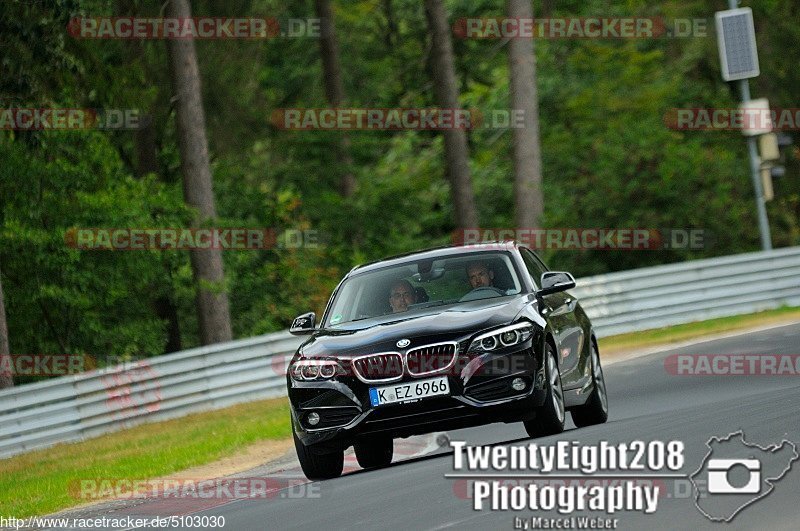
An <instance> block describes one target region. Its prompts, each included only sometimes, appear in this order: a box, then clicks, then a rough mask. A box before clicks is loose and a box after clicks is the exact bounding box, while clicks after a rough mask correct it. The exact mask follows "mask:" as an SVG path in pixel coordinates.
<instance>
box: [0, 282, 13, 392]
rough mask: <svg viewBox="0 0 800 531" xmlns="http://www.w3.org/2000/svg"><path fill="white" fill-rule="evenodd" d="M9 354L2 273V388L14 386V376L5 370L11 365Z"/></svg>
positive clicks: (0, 380)
mask: <svg viewBox="0 0 800 531" xmlns="http://www.w3.org/2000/svg"><path fill="white" fill-rule="evenodd" d="M9 355H10V352H9V347H8V325H7V324H6V304H5V298H4V297H3V279H2V275H0V389H5V388H7V387H14V376H13V375H12V374H7V373H4V372H3V370H4V369H3V368H4V367H11V363H9V361H10V360H9V359H8V358H9Z"/></svg>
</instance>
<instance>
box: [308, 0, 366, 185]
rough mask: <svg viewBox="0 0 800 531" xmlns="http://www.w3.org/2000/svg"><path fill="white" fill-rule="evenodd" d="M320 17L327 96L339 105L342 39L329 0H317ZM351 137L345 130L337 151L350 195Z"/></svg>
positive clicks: (353, 182)
mask: <svg viewBox="0 0 800 531" xmlns="http://www.w3.org/2000/svg"><path fill="white" fill-rule="evenodd" d="M314 5H315V7H316V11H317V17H318V18H319V19H320V35H319V52H320V56H321V57H322V75H323V78H324V81H325V96H326V97H327V98H328V103H329V104H330V105H331V107H340V106H341V105H342V104H343V103H344V99H345V98H344V88H343V87H342V66H341V62H340V60H339V43H338V42H337V40H336V26H335V24H334V19H333V10H332V9H331V2H330V0H315V2H314ZM350 145H351V144H350V137H349V136H348V135H347V134H344V133H342V134H341V136H339V145H338V146H337V151H338V153H337V155H338V159H339V164H340V171H341V179H340V181H339V193H340V194H341V195H342V197H350V196H351V195H353V191H354V190H355V187H356V178H355V176H354V175H353V157H352V155H351V154H350Z"/></svg>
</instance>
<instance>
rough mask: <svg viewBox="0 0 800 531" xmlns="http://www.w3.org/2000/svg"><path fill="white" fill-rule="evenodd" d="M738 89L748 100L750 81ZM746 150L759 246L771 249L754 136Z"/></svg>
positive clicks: (733, 4)
mask: <svg viewBox="0 0 800 531" xmlns="http://www.w3.org/2000/svg"><path fill="white" fill-rule="evenodd" d="M728 7H729V8H730V9H736V8H737V7H739V1H738V0H728ZM739 91H740V92H741V93H742V103H747V102H749V101H750V81H748V80H747V79H740V80H739ZM747 151H748V153H749V155H750V177H751V179H752V180H753V190H754V191H755V194H756V210H757V212H758V228H759V231H760V232H761V248H762V249H763V250H764V251H770V250H772V236H771V235H770V233H769V219H768V218H767V204H766V201H764V190H763V188H762V186H761V173H760V165H761V162H760V160H759V158H758V148H757V147H756V137H755V136H752V135H751V136H748V137H747Z"/></svg>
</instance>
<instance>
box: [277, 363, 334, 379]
mask: <svg viewBox="0 0 800 531" xmlns="http://www.w3.org/2000/svg"><path fill="white" fill-rule="evenodd" d="M341 372H342V368H341V365H339V363H338V362H337V361H336V360H298V361H295V362H294V363H292V364H291V365H290V366H289V376H291V377H292V379H293V380H297V381H298V382H307V381H309V380H330V379H331V378H333V377H334V376H336V374H341Z"/></svg>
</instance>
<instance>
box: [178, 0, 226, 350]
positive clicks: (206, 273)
mask: <svg viewBox="0 0 800 531" xmlns="http://www.w3.org/2000/svg"><path fill="white" fill-rule="evenodd" d="M167 13H168V16H170V17H176V18H181V19H187V18H190V17H191V16H192V12H191V8H190V7H189V0H170V2H169V7H168V11H167ZM167 49H168V51H169V59H170V75H171V77H172V87H173V91H174V93H175V99H176V107H177V127H178V148H179V151H180V157H181V172H182V174H183V197H184V200H185V201H186V203H187V204H189V205H190V206H192V207H194V208H195V209H197V213H198V215H197V217H196V219H195V221H194V225H195V226H200V225H202V224H203V223H206V222H208V221H213V220H215V219H216V217H217V212H216V207H215V205H214V190H213V186H212V178H211V166H210V164H209V158H208V141H207V139H206V125H205V113H204V112H203V99H202V96H201V90H200V71H199V70H198V67H197V54H196V52H195V47H194V40H193V39H191V38H187V39H169V40H168V41H167ZM190 257H191V262H192V273H193V275H194V279H195V284H196V289H197V315H198V323H199V328H200V342H201V343H202V344H203V345H208V344H211V343H217V342H220V341H229V340H230V339H231V338H232V332H231V319H230V308H229V302H228V294H227V292H226V291H225V272H224V270H223V265H222V253H221V251H220V250H219V249H204V250H193V251H190Z"/></svg>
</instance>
